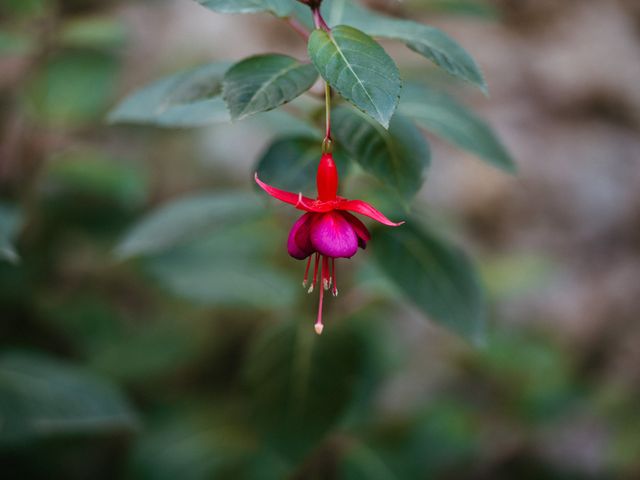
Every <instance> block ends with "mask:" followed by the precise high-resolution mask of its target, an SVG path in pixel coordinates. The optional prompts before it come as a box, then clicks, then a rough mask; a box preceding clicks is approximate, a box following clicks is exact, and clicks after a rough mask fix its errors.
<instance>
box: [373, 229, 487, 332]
mask: <svg viewBox="0 0 640 480" xmlns="http://www.w3.org/2000/svg"><path fill="white" fill-rule="evenodd" d="M374 238H375V242H373V243H372V245H374V256H375V258H376V261H377V262H378V264H379V265H380V266H381V267H382V270H383V271H384V272H385V273H386V274H387V276H388V277H389V278H390V279H391V280H393V281H394V282H395V284H396V285H397V286H398V287H399V289H400V290H401V291H402V292H403V293H404V294H405V295H406V296H407V298H409V300H411V301H412V302H413V303H415V304H416V306H418V307H419V308H420V309H421V310H423V311H424V312H425V313H426V314H427V315H428V316H429V317H431V318H433V320H435V321H437V322H439V323H441V324H443V325H445V326H446V327H448V328H451V329H452V330H454V331H456V332H458V333H461V334H463V335H465V336H467V337H470V338H472V339H474V340H481V339H482V335H483V333H484V323H485V314H486V312H485V299H484V292H483V290H482V288H481V286H480V283H479V280H478V275H477V274H476V271H475V270H474V268H473V265H472V264H471V262H470V261H469V259H468V258H467V257H466V255H465V254H464V253H463V252H462V251H461V250H459V249H458V248H456V247H454V246H452V245H450V244H448V243H446V242H445V241H443V240H442V239H441V238H440V237H439V236H437V235H435V234H434V233H433V232H431V231H430V230H428V229H426V228H423V227H421V226H420V225H418V224H417V222H415V221H409V222H407V223H406V224H405V225H402V226H401V227H398V228H379V229H377V231H376V232H375V234H374Z"/></svg>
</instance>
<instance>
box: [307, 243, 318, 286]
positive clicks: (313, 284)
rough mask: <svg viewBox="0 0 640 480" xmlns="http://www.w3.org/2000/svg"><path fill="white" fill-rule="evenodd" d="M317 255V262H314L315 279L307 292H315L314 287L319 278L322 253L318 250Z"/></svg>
mask: <svg viewBox="0 0 640 480" xmlns="http://www.w3.org/2000/svg"><path fill="white" fill-rule="evenodd" d="M315 257H316V259H315V262H314V263H313V280H312V282H311V286H310V287H309V290H307V293H311V292H313V289H314V288H315V287H316V281H317V279H318V264H319V263H320V262H319V259H318V257H320V254H319V253H317V252H316V255H315Z"/></svg>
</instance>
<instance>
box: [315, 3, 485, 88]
mask: <svg viewBox="0 0 640 480" xmlns="http://www.w3.org/2000/svg"><path fill="white" fill-rule="evenodd" d="M325 11H326V14H325V18H327V21H328V23H329V24H330V25H337V24H348V25H352V26H354V27H355V28H359V29H360V30H362V31H363V32H366V33H367V34H368V35H371V36H374V37H383V38H391V39H394V40H400V41H402V42H404V43H405V44H406V45H407V46H408V47H409V48H410V49H411V50H414V51H415V52H417V53H419V54H420V55H422V56H424V57H426V58H428V59H429V60H431V61H432V62H433V63H435V64H436V65H437V66H439V67H440V68H443V69H444V70H445V71H447V72H448V73H450V74H452V75H454V76H456V77H458V78H460V79H462V80H465V81H467V82H469V83H471V84H473V85H476V86H477V87H479V88H480V89H481V90H482V91H483V92H485V93H486V92H487V84H486V82H485V80H484V77H483V75H482V72H481V71H480V69H479V67H478V65H477V64H476V62H475V61H474V59H473V58H472V57H471V55H469V54H468V53H467V52H466V51H465V50H464V49H463V48H462V47H461V46H460V45H459V44H458V43H456V42H455V41H454V40H453V39H451V38H450V37H449V36H448V35H447V34H445V33H444V32H442V31H441V30H438V29H437V28H434V27H430V26H427V25H422V24H420V23H417V22H413V21H411V20H401V19H398V18H393V17H387V16H385V15H381V14H378V13H375V12H372V11H370V10H368V9H366V8H364V7H361V6H359V5H356V4H354V3H351V2H350V1H348V0H333V1H332V2H330V3H329V2H327V4H326V5H325Z"/></svg>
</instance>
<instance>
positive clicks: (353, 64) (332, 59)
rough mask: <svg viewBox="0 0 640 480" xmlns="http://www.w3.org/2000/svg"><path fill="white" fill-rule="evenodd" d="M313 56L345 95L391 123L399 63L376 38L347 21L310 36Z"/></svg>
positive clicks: (387, 123)
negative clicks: (397, 64)
mask: <svg viewBox="0 0 640 480" xmlns="http://www.w3.org/2000/svg"><path fill="white" fill-rule="evenodd" d="M309 56H310V57H311V60H312V61H313V63H314V65H315V66H316V68H317V69H318V71H319V72H320V75H322V77H323V78H324V79H325V80H326V81H327V82H329V84H330V85H331V86H332V87H333V88H335V89H336V90H337V91H338V93H340V95H341V96H342V97H343V98H345V99H346V100H348V101H349V102H351V103H353V104H354V105H355V106H356V107H358V108H359V109H360V110H362V111H363V112H365V113H367V114H368V115H370V116H371V117H372V118H374V119H376V120H377V121H378V122H379V123H380V124H382V125H383V126H384V127H385V128H387V127H388V126H389V121H390V120H391V117H392V116H393V112H394V111H395V109H396V106H397V105H398V99H399V97H400V89H401V87H402V82H401V80H400V73H399V72H398V67H397V66H396V64H395V63H394V62H393V60H392V59H391V57H389V55H387V53H386V52H385V51H384V49H383V48H382V47H381V46H380V45H378V43H377V42H376V41H375V40H374V39H372V38H371V37H369V36H368V35H366V34H365V33H363V32H361V31H360V30H357V29H355V28H353V27H349V26H346V25H338V26H337V27H335V28H333V30H332V31H331V33H327V32H325V31H323V30H315V31H314V32H313V33H312V34H311V37H309Z"/></svg>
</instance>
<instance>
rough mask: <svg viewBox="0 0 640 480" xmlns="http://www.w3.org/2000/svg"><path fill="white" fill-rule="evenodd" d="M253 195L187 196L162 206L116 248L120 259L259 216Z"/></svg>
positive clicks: (159, 250)
mask: <svg viewBox="0 0 640 480" xmlns="http://www.w3.org/2000/svg"><path fill="white" fill-rule="evenodd" d="M261 212H262V206H261V205H260V202H259V201H258V200H257V199H256V197H255V196H254V195H250V194H247V193H240V192H226V193H212V194H201V195H192V196H189V197H184V198H181V199H178V200H175V201H173V202H169V203H168V204H166V205H163V206H161V207H160V208H158V209H157V210H155V211H154V212H152V213H151V214H149V215H148V216H146V217H145V218H143V219H142V220H141V221H140V222H139V223H138V224H137V225H135V226H134V227H133V228H132V229H131V230H130V231H129V232H128V233H127V234H126V235H125V236H124V238H123V239H122V241H121V242H120V243H119V245H118V246H117V247H116V250H115V254H116V256H117V257H119V258H128V257H133V256H136V255H149V254H153V253H158V252H161V251H163V250H167V249H169V248H171V247H174V246H176V245H179V244H181V243H185V242H188V241H190V240H193V239H195V238H197V237H198V236H200V235H203V234H206V233H209V232H211V231H213V230H215V229H219V228H221V227H224V226H228V225H231V224H234V223H239V222H241V221H245V220H247V219H249V218H253V217H256V216H258V215H259V214H260V213H261Z"/></svg>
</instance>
